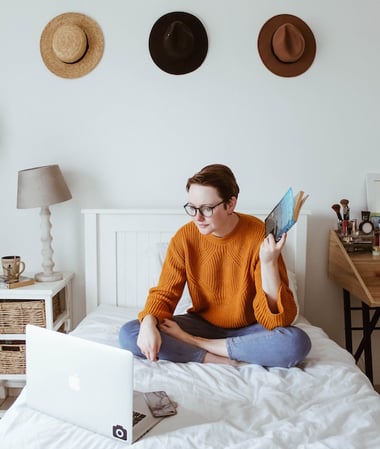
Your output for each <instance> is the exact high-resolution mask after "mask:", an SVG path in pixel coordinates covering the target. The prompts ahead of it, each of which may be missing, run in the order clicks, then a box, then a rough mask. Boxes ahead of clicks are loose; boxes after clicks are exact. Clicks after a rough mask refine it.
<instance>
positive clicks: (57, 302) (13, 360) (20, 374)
mask: <svg viewBox="0 0 380 449" xmlns="http://www.w3.org/2000/svg"><path fill="white" fill-rule="evenodd" d="M73 277H74V274H73V273H63V276H62V280H60V281H56V282H51V283H49V284H45V283H39V282H36V283H34V284H33V285H29V286H26V287H20V288H15V289H11V290H9V289H7V288H0V417H1V415H2V414H3V413H4V411H5V409H6V408H8V406H9V405H10V402H11V401H10V398H8V399H7V396H11V394H10V391H11V390H12V389H14V388H20V387H22V386H23V385H24V384H25V326H26V325H27V324H28V323H31V324H35V325H37V326H42V327H46V328H48V329H54V330H56V331H63V332H69V331H70V330H71V320H72V312H71V302H72V299H71V295H72V292H71V288H72V287H71V283H72V279H73Z"/></svg>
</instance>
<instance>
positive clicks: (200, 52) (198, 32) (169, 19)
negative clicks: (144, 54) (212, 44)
mask: <svg viewBox="0 0 380 449" xmlns="http://www.w3.org/2000/svg"><path fill="white" fill-rule="evenodd" d="M176 20H178V21H181V22H183V23H184V24H186V25H187V26H188V27H189V28H190V29H191V31H192V33H193V35H194V38H195V39H194V50H193V52H192V53H191V55H190V56H189V57H188V58H186V59H184V60H175V59H173V58H172V57H171V56H170V55H169V54H168V53H167V51H166V50H165V48H164V45H163V42H164V34H165V32H166V31H167V29H168V28H169V26H170V25H171V24H172V23H173V22H174V21H176ZM207 51H208V37H207V32H206V29H205V27H204V26H203V24H202V22H201V21H200V20H199V19H198V18H197V17H195V16H193V15H192V14H189V13H186V12H178V11H177V12H170V13H168V14H165V15H164V16H162V17H160V18H159V19H158V20H157V21H156V22H155V24H154V25H153V27H152V30H151V32H150V35H149V52H150V55H151V57H152V59H153V61H154V63H155V64H156V65H157V66H158V67H159V68H160V69H162V70H163V71H164V72H167V73H170V74H172V75H183V74H185V73H189V72H193V71H194V70H196V69H197V68H198V67H199V66H200V65H201V64H202V63H203V61H204V60H205V58H206V55H207Z"/></svg>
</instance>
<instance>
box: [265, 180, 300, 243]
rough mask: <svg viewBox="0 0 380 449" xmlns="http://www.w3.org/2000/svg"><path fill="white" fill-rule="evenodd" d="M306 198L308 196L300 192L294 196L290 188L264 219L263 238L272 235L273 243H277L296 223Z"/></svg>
mask: <svg viewBox="0 0 380 449" xmlns="http://www.w3.org/2000/svg"><path fill="white" fill-rule="evenodd" d="M308 197H309V195H305V193H304V192H303V191H302V190H300V191H299V192H298V193H297V195H295V196H294V195H293V189H292V188H291V187H290V188H289V190H288V191H287V192H286V193H285V195H284V196H283V197H282V198H281V200H280V202H279V203H278V204H276V206H275V207H274V209H273V210H272V212H271V213H270V214H269V215H268V216H267V217H266V219H265V237H266V236H267V235H269V234H273V235H274V239H275V241H276V242H278V241H279V240H280V239H281V237H282V235H283V234H284V233H285V232H288V231H289V229H290V228H291V227H292V226H293V225H295V224H296V223H297V220H298V216H299V213H300V210H301V208H302V206H303V205H304V204H305V201H306V200H307V198H308Z"/></svg>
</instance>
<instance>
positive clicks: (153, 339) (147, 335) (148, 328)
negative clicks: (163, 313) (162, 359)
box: [137, 315, 161, 362]
mask: <svg viewBox="0 0 380 449" xmlns="http://www.w3.org/2000/svg"><path fill="white" fill-rule="evenodd" d="M137 346H138V347H139V348H140V350H141V352H142V353H143V354H144V355H145V357H146V358H147V359H148V360H151V361H153V362H156V361H157V360H158V357H157V355H158V353H159V351H160V348H161V334H160V332H159V330H158V329H157V318H156V317H154V316H153V315H147V316H146V317H144V319H143V320H142V322H141V325H140V332H139V335H138V337H137Z"/></svg>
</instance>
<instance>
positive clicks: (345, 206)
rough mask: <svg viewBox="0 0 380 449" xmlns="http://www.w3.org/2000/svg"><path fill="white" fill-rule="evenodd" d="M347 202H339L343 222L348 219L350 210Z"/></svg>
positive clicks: (344, 200)
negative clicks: (341, 208)
mask: <svg viewBox="0 0 380 449" xmlns="http://www.w3.org/2000/svg"><path fill="white" fill-rule="evenodd" d="M348 203H349V201H348V200H346V199H343V200H340V204H341V205H342V207H343V220H349V219H350V208H349V207H348Z"/></svg>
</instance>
